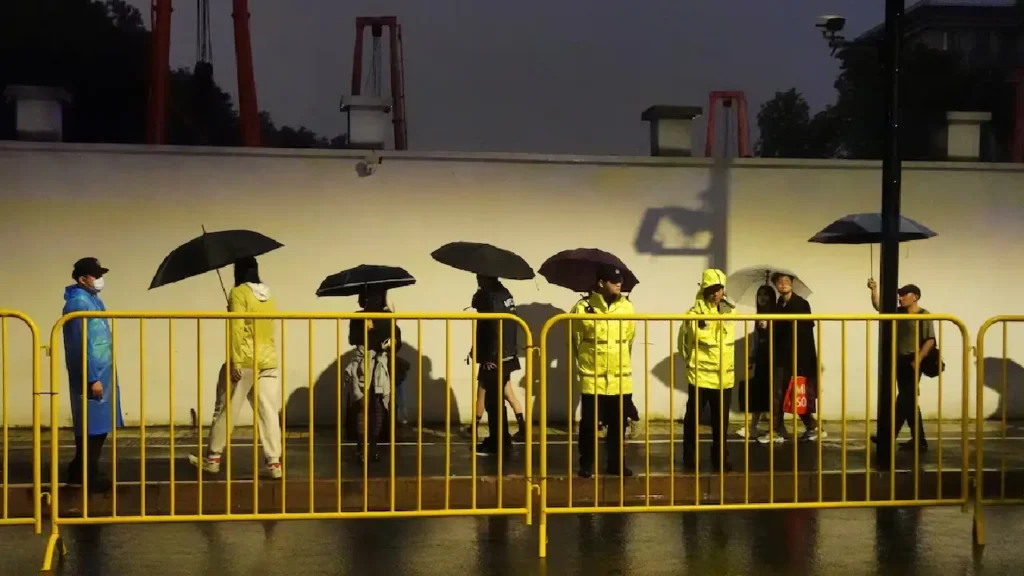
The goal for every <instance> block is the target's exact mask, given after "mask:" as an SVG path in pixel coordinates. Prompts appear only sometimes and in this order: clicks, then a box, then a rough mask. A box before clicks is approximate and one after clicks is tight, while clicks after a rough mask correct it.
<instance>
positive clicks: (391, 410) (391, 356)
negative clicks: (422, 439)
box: [310, 318, 400, 512]
mask: <svg viewBox="0 0 1024 576" xmlns="http://www.w3.org/2000/svg"><path fill="white" fill-rule="evenodd" d="M310 323H312V321H310ZM399 341H400V339H399V338H398V337H397V335H396V330H395V319H394V318H392V319H391V347H390V349H389V350H388V360H389V361H390V364H391V366H389V370H388V376H389V377H390V380H391V381H390V385H391V394H390V396H389V400H390V404H391V405H390V406H389V407H388V416H389V417H390V422H389V423H390V425H391V430H390V431H389V432H388V439H389V440H390V443H391V446H390V449H391V456H390V464H391V483H390V484H388V489H389V491H390V492H391V511H392V512H394V511H395V492H397V487H396V486H395V444H396V441H395V417H396V415H395V404H396V398H395V395H396V394H398V387H397V386H396V385H395V356H397V355H398V344H399ZM310 348H312V346H310ZM310 374H312V373H310ZM310 378H312V376H310ZM339 398H340V396H339ZM310 436H312V435H310ZM311 511H312V510H311Z"/></svg>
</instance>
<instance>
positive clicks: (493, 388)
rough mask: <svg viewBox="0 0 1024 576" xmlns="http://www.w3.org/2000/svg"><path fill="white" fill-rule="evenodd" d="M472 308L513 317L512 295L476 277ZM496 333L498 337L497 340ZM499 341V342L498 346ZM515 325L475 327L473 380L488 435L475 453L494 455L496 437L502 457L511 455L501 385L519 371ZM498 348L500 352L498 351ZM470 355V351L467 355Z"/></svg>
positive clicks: (486, 278)
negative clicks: (481, 401) (479, 392)
mask: <svg viewBox="0 0 1024 576" xmlns="http://www.w3.org/2000/svg"><path fill="white" fill-rule="evenodd" d="M476 281H477V287H478V290H477V292H476V294H474V295H473V303H472V306H473V308H475V309H476V311H477V312H480V313H504V314H515V313H516V304H515V300H513V298H512V293H511V292H509V291H508V288H505V286H504V285H503V284H502V283H501V280H499V279H497V278H492V277H489V276H477V277H476ZM499 334H500V338H499ZM499 339H500V340H501V342H500V343H499ZM518 339H519V325H518V324H516V323H515V322H512V321H509V320H505V321H500V320H481V321H479V322H477V327H476V361H477V363H478V364H479V365H480V371H479V373H478V375H477V381H478V382H479V384H480V387H481V388H483V389H484V394H485V396H484V406H485V407H486V410H487V427H488V436H487V438H485V439H484V440H483V441H482V442H481V443H480V445H479V446H477V448H476V452H477V454H480V455H496V454H497V453H498V437H499V435H500V436H501V439H502V454H503V455H510V454H511V453H512V435H511V434H509V430H508V412H507V411H506V410H505V400H504V391H505V385H506V384H507V383H508V382H510V381H511V379H512V373H513V372H515V371H516V370H519V368H520V365H519V345H518ZM499 346H500V350H499ZM470 354H472V352H470Z"/></svg>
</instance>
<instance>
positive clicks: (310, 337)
mask: <svg viewBox="0 0 1024 576" xmlns="http://www.w3.org/2000/svg"><path fill="white" fill-rule="evenodd" d="M286 323H287V322H285V321H284V320H282V321H281V346H282V350H283V346H284V325H285V324H286ZM306 338H307V340H306V342H308V345H307V346H306V348H307V350H308V352H307V354H306V356H307V360H306V362H307V366H306V369H307V370H308V374H307V376H306V386H307V387H308V389H309V394H308V396H309V398H308V403H307V405H306V411H307V412H308V413H309V512H310V513H313V512H315V511H316V490H315V489H314V488H313V481H314V479H315V475H314V474H315V470H316V454H315V453H314V451H313V442H314V438H313V435H314V433H315V432H314V431H315V429H316V426H315V421H316V410H315V409H314V406H313V400H314V397H315V396H316V389H315V386H314V385H315V383H316V382H315V381H314V376H313V374H314V370H315V368H314V367H313V366H314V362H313V350H314V341H315V339H316V334H315V332H314V328H313V321H312V320H310V321H309V326H308V334H307V335H306ZM255 340H256V337H255V336H253V341H254V342H255ZM363 342H366V340H364V341H363ZM254 348H255V346H254ZM282 356H283V353H282ZM339 358H340V356H339ZM339 362H340V360H339ZM283 368H284V366H283V363H282V370H281V374H282V375H283V374H284V369H283ZM282 377H283V376H282ZM363 398H364V399H365V398H366V396H365V395H364V396H363ZM281 400H282V406H286V404H284V403H283V402H284V400H285V396H284V395H283V394H282V395H281ZM338 401H339V402H340V401H341V396H338ZM281 411H282V412H287V411H288V410H287V409H282V410H281ZM287 438H288V432H287V430H286V429H285V428H284V426H282V427H281V454H282V455H283V454H284V445H285V444H287V443H288V442H287ZM255 445H256V441H255V440H253V446H255ZM281 472H282V474H281V486H285V485H287V482H285V481H284V479H285V476H284V459H283V458H282V460H281ZM254 481H255V482H256V483H257V484H259V478H258V476H257V478H255V479H254ZM284 494H285V492H284V489H282V490H281V506H282V508H284V505H285V504H284V502H285V500H284Z"/></svg>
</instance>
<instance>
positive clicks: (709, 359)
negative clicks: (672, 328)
mask: <svg viewBox="0 0 1024 576" xmlns="http://www.w3.org/2000/svg"><path fill="white" fill-rule="evenodd" d="M716 284H720V285H722V287H725V273H724V272H722V271H721V270H717V269H714V268H710V269H708V270H705V271H704V274H703V275H702V276H701V280H700V290H698V291H697V299H696V302H695V303H694V305H693V307H692V308H690V309H689V310H688V311H687V314H700V315H706V316H728V315H732V314H734V313H735V312H734V311H733V308H732V306H730V305H729V304H728V303H727V302H726V301H725V300H723V301H722V302H721V303H720V304H719V305H718V306H717V307H714V306H711V305H710V304H708V302H707V301H706V300H704V290H705V289H706V288H708V287H710V286H714V285H716ZM735 330H736V327H735V323H734V322H725V321H720V320H719V321H715V320H710V321H704V320H700V321H693V320H689V321H686V322H683V326H682V327H681V328H680V329H679V341H678V348H679V354H680V355H681V356H682V357H683V361H684V362H685V363H686V380H687V382H689V384H690V385H691V386H697V387H700V388H713V389H715V390H718V389H729V388H732V387H733V385H734V384H735V382H736V374H735V364H736V357H735V350H736V342H735Z"/></svg>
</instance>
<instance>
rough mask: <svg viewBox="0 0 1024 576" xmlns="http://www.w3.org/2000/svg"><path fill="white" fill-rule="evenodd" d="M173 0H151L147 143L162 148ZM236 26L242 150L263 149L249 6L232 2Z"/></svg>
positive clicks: (238, 0) (240, 1) (240, 0)
mask: <svg viewBox="0 0 1024 576" xmlns="http://www.w3.org/2000/svg"><path fill="white" fill-rule="evenodd" d="M171 3H172V0H152V4H151V5H150V9H151V12H150V17H151V18H152V22H153V24H152V26H153V46H152V49H151V51H150V54H151V56H152V62H151V64H150V89H149V103H148V110H147V114H146V142H148V143H149V144H163V143H164V134H165V130H164V128H165V116H166V110H167V77H168V74H169V72H170V56H171V12H172V10H173V9H172V6H171ZM232 18H233V19H234V23H235V66H236V68H237V71H238V116H239V122H240V124H241V131H242V145H243V146H259V145H260V117H259V107H258V105H257V103H256V79H255V75H254V73H253V68H252V40H251V37H250V35H249V2H248V0H232Z"/></svg>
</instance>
